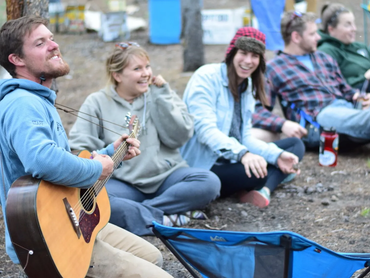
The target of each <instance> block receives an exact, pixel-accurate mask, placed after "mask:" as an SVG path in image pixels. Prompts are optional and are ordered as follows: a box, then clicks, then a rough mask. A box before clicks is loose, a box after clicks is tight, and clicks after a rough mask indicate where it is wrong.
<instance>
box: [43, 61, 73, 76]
mask: <svg viewBox="0 0 370 278" xmlns="http://www.w3.org/2000/svg"><path fill="white" fill-rule="evenodd" d="M68 73H69V65H68V64H67V63H66V62H64V61H63V64H61V65H59V67H57V68H50V69H49V70H47V71H45V72H43V74H44V77H45V78H57V77H61V76H64V75H67V74H68Z"/></svg>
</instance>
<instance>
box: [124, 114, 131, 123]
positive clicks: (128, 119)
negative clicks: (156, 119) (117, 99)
mask: <svg viewBox="0 0 370 278" xmlns="http://www.w3.org/2000/svg"><path fill="white" fill-rule="evenodd" d="M125 119H126V126H128V125H129V124H130V121H131V112H127V114H126V116H125Z"/></svg>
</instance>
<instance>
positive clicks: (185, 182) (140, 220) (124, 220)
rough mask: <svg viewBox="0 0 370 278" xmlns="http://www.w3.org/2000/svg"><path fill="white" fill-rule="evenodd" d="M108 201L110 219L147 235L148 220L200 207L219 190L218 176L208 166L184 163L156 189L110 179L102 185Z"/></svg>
mask: <svg viewBox="0 0 370 278" xmlns="http://www.w3.org/2000/svg"><path fill="white" fill-rule="evenodd" d="M106 188H107V191H108V195H109V200H110V204H111V209H112V213H111V217H110V220H109V221H110V222H111V223H113V224H115V225H117V226H120V227H122V228H124V229H126V230H128V231H130V232H132V233H134V234H137V235H139V236H142V235H151V234H152V231H151V229H149V228H147V225H151V224H152V221H154V220H155V221H156V222H158V223H162V222H163V215H164V214H176V213H182V212H187V211H190V210H195V209H202V208H204V207H205V206H206V205H207V204H209V203H210V202H211V201H213V200H214V199H216V198H217V197H218V196H219V194H220V188H221V182H220V180H219V178H218V177H217V176H216V175H215V174H214V173H212V172H211V171H208V170H203V169H198V168H191V167H184V168H180V169H178V170H176V171H174V172H173V173H172V174H171V175H169V176H168V177H167V178H166V179H165V180H164V182H163V183H162V185H161V186H160V187H159V189H158V190H157V191H156V192H154V193H152V194H145V193H143V192H141V191H139V190H138V189H136V187H135V186H134V185H130V184H126V183H124V182H122V181H119V180H115V179H110V180H109V181H108V182H107V185H106Z"/></svg>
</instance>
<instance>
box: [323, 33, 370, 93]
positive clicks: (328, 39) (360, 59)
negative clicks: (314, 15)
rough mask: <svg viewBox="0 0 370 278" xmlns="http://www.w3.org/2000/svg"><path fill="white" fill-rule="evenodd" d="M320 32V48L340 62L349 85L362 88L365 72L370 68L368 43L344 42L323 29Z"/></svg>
mask: <svg viewBox="0 0 370 278" xmlns="http://www.w3.org/2000/svg"><path fill="white" fill-rule="evenodd" d="M318 33H319V35H320V36H321V40H320V41H319V42H318V49H319V50H320V51H322V52H325V53H327V54H329V55H330V56H332V57H333V58H334V59H335V60H336V61H337V62H338V65H339V68H340V70H341V72H342V74H343V76H344V78H345V79H346V81H347V83H348V84H349V85H351V86H352V87H356V88H360V87H361V85H362V83H363V82H364V81H365V77H364V73H365V72H366V71H367V70H368V69H370V51H369V49H368V48H367V47H366V45H365V44H363V43H359V42H354V43H351V44H343V43H342V42H340V41H339V40H337V39H336V38H333V37H332V36H330V35H328V34H326V33H324V32H322V31H321V30H320V31H318Z"/></svg>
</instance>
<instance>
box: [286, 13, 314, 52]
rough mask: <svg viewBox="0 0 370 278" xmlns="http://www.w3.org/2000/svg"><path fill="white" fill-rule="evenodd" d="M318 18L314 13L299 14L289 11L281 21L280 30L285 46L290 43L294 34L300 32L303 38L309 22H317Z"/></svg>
mask: <svg viewBox="0 0 370 278" xmlns="http://www.w3.org/2000/svg"><path fill="white" fill-rule="evenodd" d="M316 19H317V16H316V14H314V13H311V12H308V13H299V12H296V11H289V12H286V13H284V15H283V18H282V19H281V24H280V30H281V36H282V37H283V40H284V43H285V45H288V44H289V43H290V40H291V37H292V33H293V32H294V31H296V32H298V33H299V34H300V35H301V36H302V35H303V32H304V31H305V30H306V23H307V22H316Z"/></svg>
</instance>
